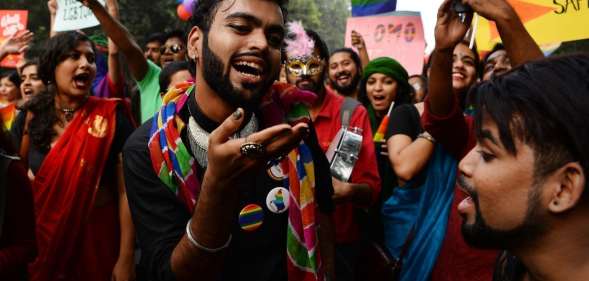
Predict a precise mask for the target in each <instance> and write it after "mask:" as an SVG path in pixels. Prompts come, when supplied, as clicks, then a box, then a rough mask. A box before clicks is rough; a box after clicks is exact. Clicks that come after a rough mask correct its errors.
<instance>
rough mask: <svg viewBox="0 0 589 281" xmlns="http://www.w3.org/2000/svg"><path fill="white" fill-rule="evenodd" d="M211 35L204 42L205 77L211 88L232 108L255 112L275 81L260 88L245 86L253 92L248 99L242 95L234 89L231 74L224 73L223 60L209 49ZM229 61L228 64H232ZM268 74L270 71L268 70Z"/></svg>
mask: <svg viewBox="0 0 589 281" xmlns="http://www.w3.org/2000/svg"><path fill="white" fill-rule="evenodd" d="M208 37H209V34H208V33H206V34H204V40H203V50H202V54H203V58H202V63H203V77H204V79H205V81H206V82H207V84H208V85H209V87H210V88H211V89H212V90H213V91H215V92H216V93H217V95H219V96H220V97H221V98H222V99H223V100H224V101H225V102H227V103H229V104H230V105H231V106H233V107H235V108H237V107H242V108H243V109H244V110H245V111H247V112H253V111H255V110H256V109H257V107H258V106H259V104H260V102H261V100H262V97H263V96H264V94H266V91H267V90H268V89H269V88H270V86H271V85H272V83H273V82H274V79H267V81H263V82H262V83H261V85H260V86H257V87H256V85H250V84H245V85H243V87H244V88H245V89H248V90H252V92H253V93H252V95H251V97H249V98H247V97H245V96H244V94H242V93H241V92H240V91H239V90H237V89H235V87H233V84H232V83H231V79H230V78H229V73H227V74H225V73H223V71H224V69H225V65H224V64H223V62H221V59H219V57H218V56H217V55H216V54H215V53H213V51H212V50H211V49H210V48H209V40H208ZM263 59H264V61H266V62H268V61H269V60H270V58H268V57H264V58H263ZM230 62H231V60H229V62H228V63H230ZM268 67H271V66H270V65H266V68H268ZM265 71H266V72H268V71H269V70H268V69H266V70H265Z"/></svg>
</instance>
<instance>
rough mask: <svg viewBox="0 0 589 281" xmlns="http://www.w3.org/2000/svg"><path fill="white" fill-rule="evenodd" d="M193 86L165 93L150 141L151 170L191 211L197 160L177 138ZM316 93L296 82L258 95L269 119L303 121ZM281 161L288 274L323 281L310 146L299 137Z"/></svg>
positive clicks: (195, 192) (292, 280) (197, 187)
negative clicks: (287, 204) (284, 173)
mask: <svg viewBox="0 0 589 281" xmlns="http://www.w3.org/2000/svg"><path fill="white" fill-rule="evenodd" d="M193 91H194V83H192V82H185V83H182V84H180V85H178V86H177V87H175V88H172V89H170V90H169V91H168V93H166V95H165V96H164V98H163V104H162V107H161V109H160V111H159V112H158V113H157V114H156V116H154V118H153V123H152V127H151V131H150V139H149V143H148V147H149V152H150V155H151V162H152V166H153V169H154V171H155V172H156V173H157V174H158V176H159V178H160V180H161V181H162V182H164V183H165V184H166V186H168V188H169V189H170V190H171V191H172V192H174V193H175V194H176V196H177V197H178V199H180V201H181V202H183V203H184V205H186V207H187V208H188V210H189V211H190V212H191V213H192V212H193V211H194V207H195V204H196V199H197V198H198V194H199V191H200V182H199V181H198V178H197V177H196V174H197V173H196V171H197V167H198V165H197V163H196V161H195V160H194V158H193V157H192V156H191V155H190V153H189V152H188V148H187V147H186V146H185V145H184V143H183V142H182V139H181V138H180V132H181V131H182V129H183V128H184V127H185V126H186V124H185V123H184V121H182V119H180V116H179V115H178V113H179V112H180V110H181V109H182V107H183V106H184V105H185V104H186V101H187V99H188V98H189V96H190V94H191V93H192V92H193ZM315 98H316V97H315V95H314V94H312V93H309V92H305V91H300V90H297V89H296V87H294V86H287V85H284V84H278V85H275V86H273V87H272V93H271V94H268V95H266V97H265V98H264V100H263V101H262V106H261V108H262V120H264V121H265V124H267V125H273V124H276V123H277V122H282V120H283V118H284V117H285V116H286V117H287V119H288V121H289V123H291V124H294V123H298V122H307V121H308V120H310V118H309V112H308V110H307V109H306V107H305V106H304V105H302V104H310V103H311V102H312V101H313V100H314V99H315ZM285 112H286V113H287V114H285ZM278 116H282V117H280V118H279V117H278ZM281 165H282V167H285V168H286V169H285V170H284V171H287V174H288V178H287V179H285V183H284V184H285V187H286V188H288V189H289V190H290V199H289V200H290V207H289V212H288V228H287V237H286V248H287V253H286V254H287V264H288V280H289V281H323V280H324V279H325V278H324V272H323V270H322V265H321V258H320V255H319V241H318V238H317V226H318V225H317V224H316V221H317V219H316V214H315V210H316V208H317V206H316V201H315V196H314V195H315V174H314V164H313V157H312V155H311V150H310V149H309V147H308V146H307V145H306V144H305V143H304V142H301V143H300V144H299V146H298V147H297V148H295V149H293V150H292V151H291V152H290V153H289V154H288V157H286V158H285V159H283V160H282V162H281Z"/></svg>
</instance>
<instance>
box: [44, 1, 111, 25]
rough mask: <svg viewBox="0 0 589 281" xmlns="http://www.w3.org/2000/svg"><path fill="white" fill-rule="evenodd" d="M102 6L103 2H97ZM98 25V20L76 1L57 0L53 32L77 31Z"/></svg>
mask: <svg viewBox="0 0 589 281" xmlns="http://www.w3.org/2000/svg"><path fill="white" fill-rule="evenodd" d="M98 2H100V4H102V5H103V6H104V0H98ZM97 25H99V23H98V20H97V19H96V17H95V16H94V14H93V13H92V11H90V9H88V8H86V7H85V6H84V5H82V3H80V2H79V1H78V0H57V13H56V14H55V25H54V27H53V28H54V30H55V31H68V30H78V29H84V28H88V27H93V26H97Z"/></svg>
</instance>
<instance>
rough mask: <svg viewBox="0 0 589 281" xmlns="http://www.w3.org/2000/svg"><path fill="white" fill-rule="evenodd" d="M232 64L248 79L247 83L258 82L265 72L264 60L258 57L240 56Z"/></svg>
mask: <svg viewBox="0 0 589 281" xmlns="http://www.w3.org/2000/svg"><path fill="white" fill-rule="evenodd" d="M231 66H232V67H233V68H234V69H235V70H236V71H237V72H238V73H239V74H241V76H242V77H243V78H244V80H246V81H245V82H246V83H258V82H260V81H261V80H262V77H263V76H264V74H265V69H264V62H263V61H262V60H261V59H258V58H251V59H248V58H240V59H238V60H234V61H233V63H232V64H231Z"/></svg>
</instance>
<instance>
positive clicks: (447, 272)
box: [421, 98, 499, 281]
mask: <svg viewBox="0 0 589 281" xmlns="http://www.w3.org/2000/svg"><path fill="white" fill-rule="evenodd" d="M429 106H430V103H429V98H426V100H425V107H424V112H423V115H422V117H421V122H422V125H423V128H424V129H425V130H426V131H428V132H429V133H430V134H431V135H432V136H433V137H434V138H435V139H436V141H437V142H439V143H441V144H442V145H443V146H444V148H445V149H446V150H447V151H449V152H450V153H452V154H453V155H454V156H455V157H456V159H458V160H460V159H462V158H463V157H464V156H465V155H466V154H467V153H468V152H469V151H470V150H471V149H472V148H473V147H474V146H475V144H476V139H475V135H474V126H473V125H474V119H473V118H472V117H471V116H465V115H464V114H463V113H462V109H461V108H460V106H459V102H458V99H457V98H456V99H455V101H454V104H453V107H452V110H451V112H450V113H449V114H448V115H447V116H435V115H433V114H432V113H431V112H430V110H429ZM466 197H467V196H466V195H465V194H464V192H462V190H461V189H460V188H459V187H458V186H455V188H454V199H453V201H452V205H451V207H450V208H451V209H450V217H449V218H448V228H447V229H446V236H445V239H444V242H443V244H442V249H441V251H440V255H439V256H438V260H437V262H436V265H435V266H434V269H433V271H432V275H431V276H432V278H431V280H432V281H467V280H468V281H491V280H493V270H494V266H495V261H496V259H497V255H498V254H499V252H498V251H495V250H480V249H475V248H472V247H470V246H469V245H468V244H466V242H465V241H464V238H463V237H462V231H461V226H462V218H461V217H460V214H459V213H458V204H459V203H460V202H461V201H462V200H463V199H465V198H466Z"/></svg>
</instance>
